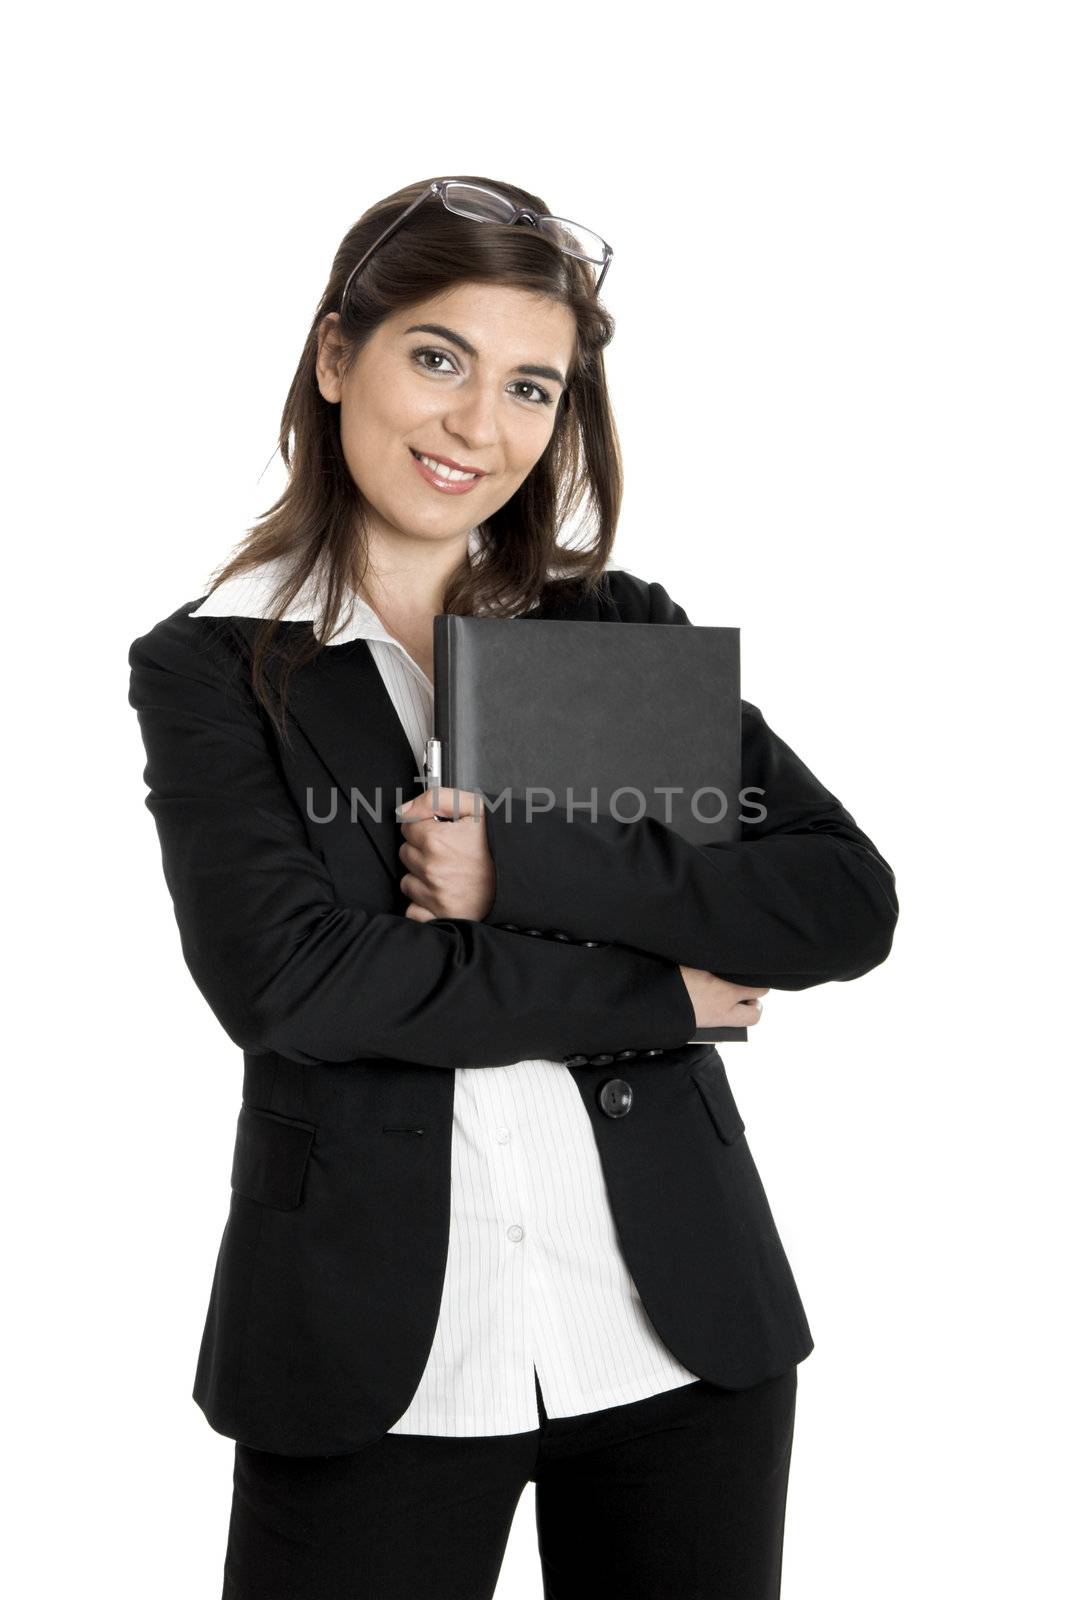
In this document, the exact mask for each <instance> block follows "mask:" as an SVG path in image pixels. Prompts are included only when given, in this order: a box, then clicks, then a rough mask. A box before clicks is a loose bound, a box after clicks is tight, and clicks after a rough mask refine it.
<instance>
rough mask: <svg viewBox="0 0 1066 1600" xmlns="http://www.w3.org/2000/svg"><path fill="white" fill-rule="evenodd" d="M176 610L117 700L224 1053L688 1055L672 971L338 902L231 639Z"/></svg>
mask: <svg viewBox="0 0 1066 1600" xmlns="http://www.w3.org/2000/svg"><path fill="white" fill-rule="evenodd" d="M185 609H187V608H182V609H181V610H180V611H179V612H175V613H174V614H173V616H171V617H169V618H166V619H164V621H162V622H160V623H157V624H156V626H155V627H154V628H153V629H152V630H151V631H150V632H149V633H147V634H145V635H143V636H141V637H139V638H137V639H135V640H134V641H133V643H132V645H131V646H130V648H129V656H128V659H129V666H130V687H129V701H130V704H131V705H132V706H133V707H134V709H135V710H136V713H137V717H138V720H139V723H140V730H141V736H142V739H143V742H144V748H145V752H146V755H147V765H146V766H145V768H144V781H145V783H146V784H147V787H148V794H147V796H146V798H145V804H146V806H147V807H148V810H149V811H150V813H151V814H152V816H153V818H154V820H155V825H156V829H157V831H158V835H159V843H160V847H161V850H162V857H163V872H164V875H165V878H166V883H167V887H168V889H169V891H170V895H171V898H172V900H173V906H174V914H175V917H176V919H177V923H178V928H179V932H180V937H181V946H182V953H183V956H184V958H185V962H186V964H187V966H188V968H189V971H190V972H191V974H192V976H193V979H194V980H195V982H196V984H197V986H198V988H199V989H200V991H201V993H202V994H203V996H204V998H205V999H206V1000H207V1002H208V1004H209V1005H210V1007H211V1009H212V1011H213V1012H214V1014H215V1016H216V1018H217V1019H218V1021H219V1022H220V1023H221V1025H222V1027H223V1028H224V1029H225V1030H226V1032H227V1033H228V1035H229V1036H230V1038H231V1039H233V1040H234V1042H235V1043H237V1044H238V1045H240V1046H241V1047H242V1048H243V1049H245V1050H248V1051H250V1052H251V1053H253V1054H259V1053H263V1052H265V1051H269V1050H275V1051H277V1052H278V1053H279V1054H281V1055H283V1056H286V1057H288V1058H289V1059H291V1060H294V1061H298V1062H301V1063H303V1064H310V1063H315V1062H319V1061H326V1062H332V1061H336V1062H347V1061H351V1060H353V1059H355V1058H357V1057H360V1056H386V1057H389V1058H392V1059H394V1060H395V1061H398V1062H411V1063H415V1064H419V1065H428V1066H435V1067H442V1068H454V1067H457V1066H494V1065H500V1064H506V1063H508V1062H512V1061H518V1060H523V1059H525V1058H528V1057H540V1056H545V1057H549V1058H563V1057H565V1056H566V1055H568V1054H570V1053H578V1052H579V1053H584V1052H590V1051H591V1052H595V1051H603V1050H612V1049H614V1050H622V1049H627V1048H648V1047H659V1048H663V1047H666V1048H669V1047H672V1046H674V1045H677V1044H681V1043H684V1042H685V1040H686V1039H687V1038H688V1037H689V1035H690V1034H691V1032H692V1030H693V1027H694V1025H695V1015H694V1012H693V1008H692V1003H691V1001H690V1000H689V997H688V990H687V989H686V987H685V983H684V980H683V979H682V977H681V974H680V972H679V971H678V969H677V965H676V964H675V963H672V962H669V961H666V960H663V959H661V958H659V957H655V956H652V955H650V954H648V953H645V952H642V951H640V950H627V949H625V948H610V947H606V946H605V947H601V948H598V949H586V948H583V947H582V946H580V945H570V944H565V943H557V942H555V941H552V940H548V939H539V940H533V939H527V938H523V937H522V936H521V935H519V934H516V933H509V932H506V931H504V930H502V929H500V928H495V927H490V926H488V925H486V924H485V923H484V922H479V921H473V920H469V919H465V918H455V919H445V918H442V919H436V920H434V921H432V922H416V921H414V920H413V919H412V918H409V917H405V916H401V915H395V914H391V913H384V912H375V911H371V910H366V909H363V908H361V907H359V906H356V905H350V904H343V903H338V899H337V895H336V892H335V887H334V883H333V880H332V877H331V875H330V873H329V871H328V868H327V867H326V866H325V864H324V863H323V862H322V861H321V859H320V858H319V857H318V856H317V855H316V854H315V852H314V851H313V850H312V848H311V846H310V843H309V840H308V836H307V832H306V829H305V825H304V822H303V819H302V818H301V816H300V813H299V809H298V807H297V806H296V804H295V802H294V801H293V799H292V797H291V795H290V793H289V791H288V789H287V788H286V786H285V781H284V778H283V777H282V775H281V772H280V770H279V766H278V762H277V758H276V756H275V755H274V753H273V750H272V747H271V743H270V736H271V733H272V729H271V726H270V724H269V719H267V717H266V716H265V713H263V711H262V709H261V707H260V706H259V705H258V702H256V701H255V699H254V697H253V696H252V694H251V690H250V687H249V686H248V684H247V681H246V680H247V673H246V672H245V673H244V674H243V676H242V674H241V673H240V672H238V671H235V670H234V669H235V664H236V662H237V654H236V652H235V650H234V648H233V644H232V641H231V642H230V644H229V645H228V646H227V645H226V644H225V643H224V642H223V635H222V633H221V631H220V630H219V629H218V627H217V622H216V621H208V620H207V619H200V620H198V621H197V620H193V619H189V618H188V617H187V616H185V615H184V610H185Z"/></svg>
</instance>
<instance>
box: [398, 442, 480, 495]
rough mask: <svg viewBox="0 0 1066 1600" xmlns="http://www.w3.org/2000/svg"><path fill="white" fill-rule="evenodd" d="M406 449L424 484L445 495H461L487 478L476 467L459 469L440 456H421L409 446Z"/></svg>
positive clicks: (458, 466) (455, 464) (452, 462)
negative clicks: (423, 479) (424, 481)
mask: <svg viewBox="0 0 1066 1600" xmlns="http://www.w3.org/2000/svg"><path fill="white" fill-rule="evenodd" d="M408 449H409V450H410V451H411V457H412V460H413V461H414V463H415V466H416V467H417V468H418V470H419V472H420V473H421V474H422V476H423V478H425V480H426V482H427V483H431V484H432V485H433V487H434V488H435V489H440V490H442V491H443V492H444V493H445V494H463V493H465V492H466V491H467V490H469V489H472V488H473V487H474V486H475V484H478V483H480V482H481V480H482V478H484V477H486V476H487V474H486V473H484V472H481V471H479V470H478V469H477V468H476V467H461V466H460V465H459V463H458V462H454V461H449V460H445V459H442V458H441V457H440V456H428V455H422V454H421V452H420V451H418V450H415V449H414V448H413V446H410V445H409V446H408Z"/></svg>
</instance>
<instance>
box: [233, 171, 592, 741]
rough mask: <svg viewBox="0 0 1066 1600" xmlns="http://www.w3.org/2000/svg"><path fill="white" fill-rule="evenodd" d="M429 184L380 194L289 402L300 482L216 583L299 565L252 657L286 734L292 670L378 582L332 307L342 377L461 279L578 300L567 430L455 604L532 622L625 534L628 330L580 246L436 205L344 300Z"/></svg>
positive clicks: (523, 198) (349, 243)
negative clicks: (336, 365)
mask: <svg viewBox="0 0 1066 1600" xmlns="http://www.w3.org/2000/svg"><path fill="white" fill-rule="evenodd" d="M428 181H429V180H426V182H422V183H412V184H408V185H407V186H406V187H405V188H403V189H398V190H397V191H396V192H395V193H394V194H391V195H389V196H387V198H385V199H383V200H380V201H378V202H377V204H375V205H373V206H371V207H370V208H369V210H367V211H365V212H364V213H363V215H362V216H361V217H360V218H359V220H358V222H356V223H355V224H354V225H353V226H352V227H351V228H350V229H349V230H348V232H347V233H346V234H345V236H344V238H343V240H342V241H341V244H340V247H339V249H338V250H337V253H336V255H335V257H334V260H333V266H332V269H331V271H330V276H329V282H328V283H327V284H326V287H325V290H324V292H323V294H322V297H321V299H320V300H319V303H318V306H317V307H316V309H315V313H314V316H313V317H312V319H311V327H310V329H309V331H308V334H307V340H306V343H305V344H304V348H303V353H302V354H301V356H300V361H299V364H298V366H297V368H296V374H295V376H294V377H293V380H292V383H291V385H290V387H289V393H288V395H287V396H286V399H285V406H284V409H283V411H282V416H281V429H280V436H279V443H278V448H279V450H280V452H281V458H282V460H283V461H284V463H285V466H286V467H287V469H288V473H289V480H288V483H287V485H286V487H285V489H284V491H283V492H282V494H281V496H280V497H279V499H278V500H277V501H276V502H275V504H274V505H273V506H271V508H270V509H269V511H267V512H266V514H265V515H264V516H263V517H262V518H260V520H259V521H258V522H257V523H256V524H255V525H254V526H253V527H252V528H250V529H248V530H247V534H246V537H245V539H244V540H243V542H242V544H241V546H240V548H239V549H238V551H237V553H236V554H235V555H234V556H233V557H232V558H231V559H230V560H229V561H227V562H226V563H225V565H224V566H222V567H221V569H219V570H218V573H217V576H216V577H215V579H214V582H213V583H212V586H211V587H212V589H214V588H215V587H217V585H218V584H220V583H222V582H224V581H225V580H226V579H228V578H233V577H236V576H238V575H240V574H246V573H248V572H249V571H251V570H252V569H253V568H255V567H258V566H260V565H261V564H262V563H264V562H267V561H271V560H274V559H277V558H279V557H282V558H285V561H284V563H283V566H284V568H285V570H286V576H285V578H284V580H283V581H282V582H281V583H279V585H278V586H277V587H276V588H275V590H274V592H273V595H272V605H271V609H270V616H269V618H268V619H267V620H266V622H265V623H264V624H263V625H261V626H260V628H259V629H258V630H256V632H255V643H254V645H253V647H252V652H251V658H250V664H251V684H252V689H253V692H254V694H255V696H256V698H257V699H258V700H259V701H260V703H261V704H262V705H263V707H264V708H265V710H266V711H267V712H268V713H269V715H270V717H271V719H272V720H273V722H274V724H275V726H276V727H278V729H279V731H280V732H281V734H282V736H284V719H285V684H286V682H287V679H288V675H289V673H290V672H291V671H292V670H293V669H294V668H295V667H297V666H302V665H304V664H305V663H306V662H307V661H309V660H311V659H312V658H313V657H314V656H315V655H316V654H317V653H318V651H319V650H321V649H323V648H325V645H324V643H323V639H325V638H328V637H329V636H330V634H331V633H332V632H333V630H334V627H335V625H336V623H337V620H338V618H339V616H340V614H341V612H342V611H343V609H344V608H345V605H346V603H347V601H348V600H350V597H351V590H352V588H353V587H356V588H357V587H358V584H360V583H361V582H362V580H363V576H364V574H365V571H366V562H367V555H368V545H367V540H366V535H365V529H364V526H363V513H364V510H365V506H366V502H365V500H364V498H363V496H362V494H361V492H360V490H359V487H358V485H357V484H356V483H355V482H354V481H353V479H352V476H351V473H350V472H349V470H348V466H347V463H346V462H345V459H344V454H343V451H342V448H341V438H340V408H339V406H336V405H333V404H331V403H329V402H328V401H326V400H324V399H323V397H322V395H321V393H320V391H319V388H318V381H317V378H316V375H315V368H316V364H317V359H318V341H319V324H320V322H321V320H322V318H323V317H324V316H326V315H327V314H328V313H329V312H338V311H339V312H341V317H340V320H339V321H338V322H336V323H335V324H334V327H333V333H332V336H331V337H332V338H333V340H334V342H335V343H336V344H337V345H338V346H339V347H340V348H341V350H342V352H343V355H342V363H343V365H342V371H348V370H350V368H351V365H352V363H353V362H354V361H355V360H356V358H357V357H358V355H359V352H360V350H361V349H362V348H363V346H364V345H365V344H366V342H367V340H368V339H369V338H370V337H371V335H372V334H373V332H374V330H375V329H376V328H377V327H378V326H379V324H380V323H381V322H382V321H384V320H385V318H386V317H389V316H391V315H393V313H395V312H397V311H400V310H404V309H406V308H407V307H408V306H411V305H415V304H417V303H418V302H419V301H422V300H426V299H428V298H430V297H431V296H433V295H436V294H439V293H441V292H443V291H444V290H445V289H448V288H450V287H452V286H453V285H455V284H456V283H460V282H478V283H500V284H506V285H510V286H512V287H516V288H521V289H527V290H531V291H532V292H534V293H536V294H540V295H544V296H546V297H547V298H549V299H552V300H557V301H559V302H561V303H563V304H565V305H567V306H569V308H570V310H571V312H572V313H573V316H574V319H575V322H576V325H577V348H576V352H575V356H574V361H573V365H572V368H571V371H570V372H569V373H568V374H567V375H566V376H567V384H568V386H567V389H566V390H565V391H564V395H563V400H562V403H561V404H560V407H559V410H558V412H557V414H556V421H555V429H554V433H553V435H552V438H551V440H550V442H549V444H548V447H547V449H546V450H545V451H544V453H543V455H542V456H541V458H540V459H539V461H538V462H537V464H536V466H535V467H534V468H533V470H532V472H531V473H530V474H529V476H528V477H527V478H526V479H525V481H524V482H523V483H522V484H521V485H520V487H519V488H518V490H517V491H516V493H515V494H514V495H512V497H511V499H510V500H509V501H507V503H506V504H505V505H503V506H501V507H500V509H499V510H498V511H496V512H494V513H493V515H492V516H491V517H490V518H488V519H487V520H486V521H485V522H484V523H482V524H480V525H479V549H478V551H477V555H476V559H473V560H472V559H471V558H470V556H469V554H468V558H467V561H466V563H465V564H464V565H463V566H461V567H460V568H459V569H458V571H457V572H456V573H455V574H454V576H453V577H452V579H451V581H450V582H449V584H448V587H447V589H446V591H445V594H444V600H443V606H444V610H445V611H446V612H452V613H457V614H459V615H464V616H470V615H473V614H474V613H475V612H482V613H484V614H488V615H494V616H517V615H520V614H522V613H523V612H526V611H528V610H530V609H531V608H532V607H533V606H534V605H537V604H541V605H543V604H544V602H545V601H546V600H547V599H548V598H549V597H550V598H551V599H552V600H559V601H563V602H564V603H565V602H567V601H569V600H570V599H576V598H579V597H580V596H581V595H583V594H588V593H590V592H591V591H592V590H593V589H595V587H596V585H597V583H598V582H599V580H600V578H601V576H602V574H603V571H604V569H605V567H606V565H607V561H608V558H609V556H610V552H611V547H612V545H613V543H614V537H615V531H616V528H617V523H618V513H619V508H620V505H621V499H622V460H621V451H620V448H619V442H618V434H617V429H616V426H615V421H614V416H613V413H612V410H611V405H610V401H609V399H608V395H607V384H606V376H605V371H604V363H603V354H602V352H603V350H604V348H605V347H606V346H607V345H608V344H609V343H610V341H611V339H612V337H613V335H614V320H613V318H612V317H611V316H610V315H609V314H608V313H607V311H606V310H605V309H604V307H603V306H602V305H601V304H600V302H599V300H598V299H597V297H596V293H595V283H596V273H597V271H598V269H597V268H595V267H593V266H591V265H589V264H588V263H586V262H584V261H580V260H578V258H577V257H575V256H569V255H566V254H565V253H564V252H563V251H562V250H560V249H558V247H557V246H556V245H555V244H553V243H552V242H551V241H550V240H549V239H547V238H546V237H545V236H544V235H543V234H542V233H541V232H540V231H539V230H538V229H536V228H528V227H514V226H510V225H504V224H500V225H499V226H495V225H491V224H486V223H481V222H474V221H470V220H468V219H466V218H464V217H459V216H456V215H455V214H454V213H453V212H451V211H449V210H448V209H447V208H446V207H445V206H443V205H441V204H440V202H439V201H432V202H430V201H427V202H426V203H425V204H423V205H422V206H419V207H418V208H417V209H416V210H415V211H414V212H413V213H412V215H411V217H410V218H409V219H408V221H406V222H405V223H404V224H403V225H402V226H401V227H400V228H399V229H397V231H396V233H394V234H393V235H392V237H391V238H390V239H388V240H386V242H385V243H384V244H383V245H382V246H380V248H379V249H377V250H375V252H374V254H373V255H372V256H371V258H370V260H369V261H368V262H367V264H366V266H365V267H364V268H363V269H362V271H361V272H360V273H359V275H358V277H357V278H356V279H355V280H354V282H353V284H352V286H351V289H350V291H349V294H348V296H347V298H346V300H345V302H344V306H343V309H342V306H341V295H342V291H343V288H344V284H345V280H346V279H347V277H348V275H349V273H350V272H351V270H352V268H353V267H354V266H355V264H356V263H357V262H358V261H359V259H360V257H361V256H362V255H363V254H364V252H365V251H367V250H368V249H369V248H370V246H371V245H372V244H373V242H374V240H375V239H376V238H377V237H378V236H379V235H380V234H381V233H382V232H384V230H385V228H386V227H387V226H388V224H389V223H390V222H391V221H392V220H393V219H394V218H395V217H397V216H398V215H399V213H400V212H401V211H402V210H403V209H404V208H405V207H407V206H408V205H410V203H411V201H412V200H413V199H414V198H415V197H416V195H418V194H419V192H420V191H421V190H423V189H425V188H426V186H427V183H428ZM461 181H463V182H465V183H478V184H488V185H490V186H491V187H493V188H496V189H499V190H501V191H502V192H503V193H504V194H506V195H508V196H509V197H510V198H511V199H512V200H513V201H514V202H515V203H516V204H517V205H524V206H528V207H530V208H531V209H533V210H536V211H541V212H548V211H549V210H550V208H549V207H548V206H547V205H546V204H545V203H544V202H543V200H541V198H540V196H539V195H535V194H531V193H530V192H529V191H527V190H525V189H520V188H518V187H517V186H516V185H515V184H512V183H502V182H500V180H498V179H495V178H480V177H471V176H469V175H468V176H466V177H464V178H463V179H462V180H461ZM582 505H584V506H585V507H586V509H585V511H584V514H583V515H581V517H580V520H579V521H578V527H579V530H580V532H581V535H582V539H583V542H582V544H581V545H580V547H573V548H571V547H568V546H564V545H562V544H560V543H559V542H558V532H559V529H560V527H561V525H562V523H563V522H564V520H565V519H567V518H568V517H570V516H571V515H574V514H575V513H577V512H578V511H579V510H580V508H581V507H582ZM589 507H591V515H590V513H589V509H588V508H589ZM316 570H317V573H318V576H319V579H320V582H321V588H320V590H319V596H320V600H319V603H320V606H321V612H320V615H321V622H320V624H319V627H320V630H321V634H322V638H319V637H316V634H315V630H314V629H311V628H308V629H306V630H304V629H298V630H292V636H291V637H290V638H289V639H286V640H285V644H284V647H282V646H281V645H280V644H279V642H278V633H279V618H280V616H281V615H282V614H283V612H284V611H285V609H286V608H287V607H288V605H289V604H290V602H291V601H292V599H293V597H294V596H295V595H296V594H297V593H298V591H299V589H300V588H301V586H302V585H303V583H304V582H305V581H306V580H307V579H308V578H310V577H311V575H312V573H314V572H316ZM355 574H358V578H357V579H356V578H355ZM271 652H274V653H275V659H276V661H277V664H278V667H279V694H280V698H279V699H277V701H276V702H275V697H274V696H273V694H272V691H271V688H270V685H269V683H268V681H267V679H266V677H265V675H264V671H263V668H264V663H265V660H266V658H267V656H268V654H270V653H271ZM279 718H280V720H279Z"/></svg>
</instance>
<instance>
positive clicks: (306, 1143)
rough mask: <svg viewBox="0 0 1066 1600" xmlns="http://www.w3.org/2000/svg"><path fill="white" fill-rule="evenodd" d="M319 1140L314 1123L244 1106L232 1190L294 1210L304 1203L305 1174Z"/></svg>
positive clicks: (266, 1204) (238, 1133)
mask: <svg viewBox="0 0 1066 1600" xmlns="http://www.w3.org/2000/svg"><path fill="white" fill-rule="evenodd" d="M314 1137H315V1125H314V1123H313V1122H300V1121H299V1120H298V1119H297V1118H295V1117H285V1116H282V1115H281V1113H280V1112H278V1111H265V1110H263V1109H262V1108H261V1107H259V1106H247V1105H242V1106H241V1109H240V1114H239V1116H238V1118H237V1140H236V1144H235V1145H234V1148H233V1170H232V1172H231V1173H230V1188H231V1189H234V1190H236V1192H237V1193H238V1194H242V1195H244V1196H245V1197H246V1198H247V1199H249V1200H258V1201H259V1203H260V1205H264V1206H273V1207H275V1209H276V1210H278V1211H292V1210H294V1209H295V1207H296V1206H298V1205H299V1204H300V1197H301V1194H302V1192H303V1181H304V1173H305V1171H306V1169H307V1158H308V1156H309V1155H310V1153H311V1144H312V1141H313V1140H314Z"/></svg>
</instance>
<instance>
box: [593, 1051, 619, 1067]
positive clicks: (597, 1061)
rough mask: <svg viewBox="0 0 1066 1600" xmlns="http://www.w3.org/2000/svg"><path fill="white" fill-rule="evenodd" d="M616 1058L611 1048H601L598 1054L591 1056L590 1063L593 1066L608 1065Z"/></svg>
mask: <svg viewBox="0 0 1066 1600" xmlns="http://www.w3.org/2000/svg"><path fill="white" fill-rule="evenodd" d="M613 1060H614V1055H613V1053H612V1052H611V1051H610V1050H601V1051H600V1054H599V1055H598V1056H589V1065H590V1066H593V1067H606V1066H608V1065H609V1064H610V1063H611V1062H612V1061H613Z"/></svg>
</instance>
